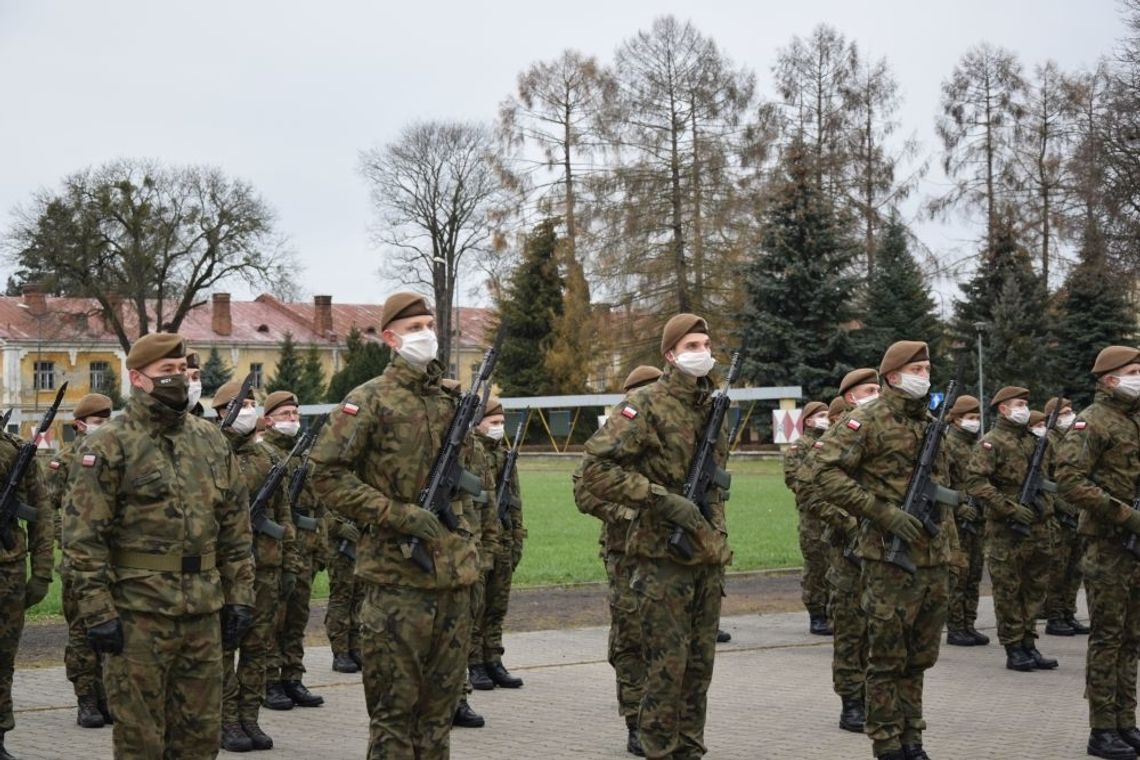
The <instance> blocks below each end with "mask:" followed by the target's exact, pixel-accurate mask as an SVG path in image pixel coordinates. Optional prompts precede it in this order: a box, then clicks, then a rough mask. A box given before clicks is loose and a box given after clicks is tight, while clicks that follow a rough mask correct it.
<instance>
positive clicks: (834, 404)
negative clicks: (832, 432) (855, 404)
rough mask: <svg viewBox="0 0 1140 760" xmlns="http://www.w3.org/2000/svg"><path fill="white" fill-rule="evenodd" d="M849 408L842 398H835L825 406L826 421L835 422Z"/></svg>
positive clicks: (845, 400)
mask: <svg viewBox="0 0 1140 760" xmlns="http://www.w3.org/2000/svg"><path fill="white" fill-rule="evenodd" d="M849 406H851V405H850V404H848V403H847V399H845V398H843V397H842V396H836V397H835V398H833V399H831V403H830V404H828V405H827V419H829V420H831V421H832V422H835V421H836V420H837V419H839V418H840V417H842V416H843V415H844V414H845V413H846V412H847V408H848V407H849Z"/></svg>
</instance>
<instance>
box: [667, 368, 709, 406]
mask: <svg viewBox="0 0 1140 760" xmlns="http://www.w3.org/2000/svg"><path fill="white" fill-rule="evenodd" d="M657 382H658V383H660V384H661V386H662V387H664V388H665V390H666V391H668V392H669V395H670V396H674V397H676V398H679V399H681V400H682V401H688V402H690V403H692V404H693V405H700V404H702V403H704V401H705V400H706V399H707V398H708V396H709V393H710V392H711V391H712V380H710V379H709V378H708V377H693V376H692V375H686V374H685V373H684V372H682V371H681V370H679V369H677V368H676V367H674V366H673V365H672V364H670V365H669V366H667V367H666V368H665V372H664V373H662V375H661V379H659V380H658V381H657Z"/></svg>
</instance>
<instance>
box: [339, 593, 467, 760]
mask: <svg viewBox="0 0 1140 760" xmlns="http://www.w3.org/2000/svg"><path fill="white" fill-rule="evenodd" d="M362 583H364V586H365V589H364V604H363V605H362V606H361V610H360V644H361V652H362V654H363V656H364V701H365V704H366V706H367V708H368V715H369V726H368V758H369V760H447V758H448V757H450V755H451V744H450V742H451V720H452V718H453V717H454V715H455V708H456V704H457V702H458V700H459V695H460V691H461V689H462V686H463V684H462V682H463V680H464V679H465V678H466V677H467V669H466V667H465V665H466V659H467V657H466V656H467V643H468V640H469V638H470V635H471V610H470V605H471V589H470V588H458V589H444V590H432V589H415V588H405V587H401V586H378V585H376V584H372V583H366V582H362Z"/></svg>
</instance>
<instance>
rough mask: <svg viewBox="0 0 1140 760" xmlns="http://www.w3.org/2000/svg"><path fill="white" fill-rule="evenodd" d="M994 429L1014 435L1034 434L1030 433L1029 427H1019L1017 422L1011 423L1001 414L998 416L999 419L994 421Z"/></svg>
mask: <svg viewBox="0 0 1140 760" xmlns="http://www.w3.org/2000/svg"><path fill="white" fill-rule="evenodd" d="M994 429H995V430H1000V431H1002V432H1003V433H1010V434H1012V435H1032V433H1030V432H1029V426H1028V425H1018V424H1017V423H1016V422H1010V421H1009V420H1008V419H1006V418H1005V417H1004V416H1002V415H1000V414H999V415H997V419H996V420H994Z"/></svg>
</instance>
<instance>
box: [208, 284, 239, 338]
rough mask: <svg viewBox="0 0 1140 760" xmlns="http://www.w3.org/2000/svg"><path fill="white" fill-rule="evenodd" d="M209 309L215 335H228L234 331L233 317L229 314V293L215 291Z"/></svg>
mask: <svg viewBox="0 0 1140 760" xmlns="http://www.w3.org/2000/svg"><path fill="white" fill-rule="evenodd" d="M210 309H211V317H212V319H211V326H212V327H213V330H214V334H215V335H229V334H230V333H232V332H233V331H234V323H233V318H232V317H231V316H230V294H229V293H215V294H214V297H213V300H212V303H211V305H210Z"/></svg>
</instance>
